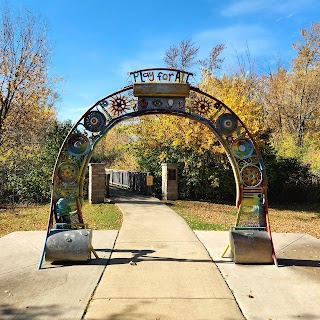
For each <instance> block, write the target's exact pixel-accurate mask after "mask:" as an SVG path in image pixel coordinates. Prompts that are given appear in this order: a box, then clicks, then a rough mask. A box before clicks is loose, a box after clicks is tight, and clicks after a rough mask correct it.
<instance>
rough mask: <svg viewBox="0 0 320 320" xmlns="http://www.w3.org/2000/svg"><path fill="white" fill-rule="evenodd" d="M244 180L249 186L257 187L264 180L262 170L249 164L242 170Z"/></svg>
mask: <svg viewBox="0 0 320 320" xmlns="http://www.w3.org/2000/svg"><path fill="white" fill-rule="evenodd" d="M241 176H242V180H243V183H244V185H245V186H247V187H256V186H258V185H259V184H260V183H261V181H262V172H261V170H260V169H259V168H258V167H257V166H253V165H248V166H245V167H243V168H242V170H241Z"/></svg>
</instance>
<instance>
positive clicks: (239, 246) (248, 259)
mask: <svg viewBox="0 0 320 320" xmlns="http://www.w3.org/2000/svg"><path fill="white" fill-rule="evenodd" d="M229 236H230V248H231V258H232V260H233V261H234V263H242V264H269V263H273V258H272V252H273V251H272V242H271V240H270V238H269V235H268V232H267V231H265V230H259V229H258V230H255V229H240V230H239V229H236V228H231V230H230V233H229Z"/></svg>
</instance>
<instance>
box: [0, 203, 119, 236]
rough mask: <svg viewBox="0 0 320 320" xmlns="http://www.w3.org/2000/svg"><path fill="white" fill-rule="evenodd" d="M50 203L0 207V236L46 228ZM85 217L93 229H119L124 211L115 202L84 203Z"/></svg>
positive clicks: (85, 220)
mask: <svg viewBox="0 0 320 320" xmlns="http://www.w3.org/2000/svg"><path fill="white" fill-rule="evenodd" d="M49 209H50V206H49V205H39V206H36V205H33V206H27V207H21V206H20V207H16V208H14V209H0V237H2V236H4V235H6V234H8V233H10V232H14V231H31V230H46V229H47V223H48V215H49ZM82 211H83V219H84V222H85V223H88V225H89V227H90V228H92V229H95V230H96V229H104V230H118V229H120V226H121V223H122V213H121V211H120V210H119V209H118V207H117V206H116V205H114V204H110V203H105V204H89V203H87V202H85V203H84V205H83V208H82Z"/></svg>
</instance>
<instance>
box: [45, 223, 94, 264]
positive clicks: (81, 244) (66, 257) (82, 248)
mask: <svg viewBox="0 0 320 320" xmlns="http://www.w3.org/2000/svg"><path fill="white" fill-rule="evenodd" d="M91 241H92V230H91V229H80V230H59V229H53V230H51V231H50V233H49V235H48V238H47V241H46V253H45V260H46V261H51V262H53V261H87V260H90V259H91V252H92V251H93V252H94V250H93V247H92V244H91ZM94 253H95V252H94Z"/></svg>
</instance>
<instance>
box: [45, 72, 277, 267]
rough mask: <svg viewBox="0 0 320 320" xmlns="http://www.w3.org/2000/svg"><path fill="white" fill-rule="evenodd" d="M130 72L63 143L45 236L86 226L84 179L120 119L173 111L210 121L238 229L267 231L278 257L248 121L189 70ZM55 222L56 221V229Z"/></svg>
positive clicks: (262, 170)
mask: <svg viewBox="0 0 320 320" xmlns="http://www.w3.org/2000/svg"><path fill="white" fill-rule="evenodd" d="M130 75H131V77H132V84H130V85H129V86H127V87H124V88H123V89H121V90H119V91H117V92H114V93H112V94H110V95H108V96H106V97H104V98H102V99H101V100H99V101H98V102H96V103H95V104H94V105H93V106H92V107H90V108H89V109H88V110H87V111H86V112H85V113H84V115H83V116H82V117H81V118H80V119H79V120H78V121H77V123H76V124H75V125H74V127H73V128H72V129H71V131H70V132H69V134H68V135H67V137H66V139H65V141H64V143H63V145H62V146H61V149H60V152H59V154H58V157H57V160H56V164H55V168H54V173H53V178H52V197H51V208H50V215H49V223H48V233H47V236H49V235H50V232H51V230H53V229H55V230H57V229H58V228H62V230H64V228H70V229H74V228H82V226H81V225H82V224H83V223H84V221H83V218H82V211H81V208H82V203H83V188H84V178H85V173H86V170H87V167H88V164H89V161H90V158H91V155H92V152H93V150H94V148H95V146H96V144H97V143H98V142H99V140H100V139H101V138H102V137H103V136H104V135H105V134H106V133H107V132H108V131H109V130H110V129H111V128H112V127H114V126H115V125H116V124H118V123H120V122H121V121H124V120H127V119H130V118H134V117H138V116H143V115H150V114H169V115H175V116H180V117H186V118H189V119H192V120H195V121H198V122H200V123H202V124H204V125H206V126H207V127H208V128H209V129H210V130H211V131H212V134H213V135H215V136H216V138H217V139H218V140H219V142H220V144H221V146H222V147H223V149H224V151H225V153H226V155H227V157H228V159H229V161H230V164H231V166H232V169H233V174H234V178H235V182H236V190H237V196H236V206H237V208H238V214H237V219H236V222H235V228H236V229H238V230H239V229H242V230H250V231H252V232H253V231H254V232H256V231H258V232H259V231H263V232H264V233H267V234H268V239H269V241H270V243H271V247H272V252H273V256H274V251H273V245H272V238H271V232H270V227H269V221H268V206H267V181H266V172H265V167H264V164H263V160H262V157H261V154H260V152H259V149H258V147H257V144H256V143H255V141H254V139H253V137H252V135H251V134H250V132H249V131H248V130H247V128H246V127H245V124H244V123H243V122H242V121H241V120H240V119H239V117H238V116H237V115H236V114H235V113H234V112H233V111H232V110H231V109H230V108H228V107H227V106H226V105H225V104H224V103H222V102H221V101H219V100H218V99H216V98H215V97H213V96H211V95H209V94H207V93H205V92H203V91H201V90H200V89H199V88H197V87H194V86H192V85H191V84H190V79H191V78H192V76H193V75H192V73H190V72H186V71H183V70H177V69H166V68H159V69H143V70H138V71H133V72H130ZM54 221H55V222H56V223H57V224H58V226H57V225H56V227H55V228H54ZM44 252H45V249H44ZM42 259H43V257H42ZM40 266H41V263H40Z"/></svg>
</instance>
